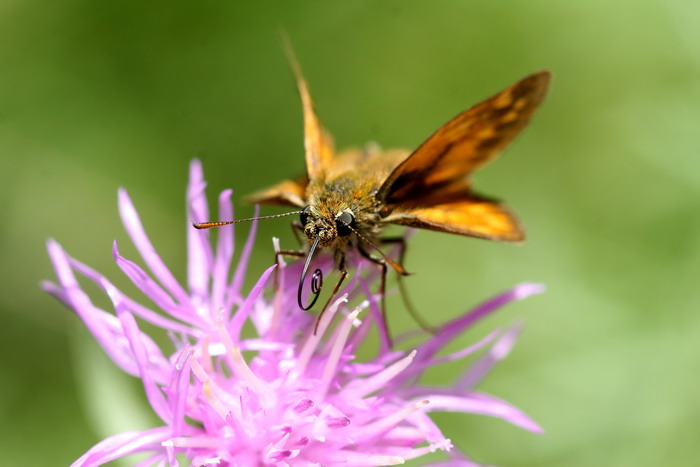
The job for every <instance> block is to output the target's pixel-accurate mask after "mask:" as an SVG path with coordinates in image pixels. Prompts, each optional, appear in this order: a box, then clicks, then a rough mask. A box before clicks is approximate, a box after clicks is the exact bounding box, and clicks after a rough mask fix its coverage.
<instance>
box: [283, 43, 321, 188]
mask: <svg viewBox="0 0 700 467" xmlns="http://www.w3.org/2000/svg"><path fill="white" fill-rule="evenodd" d="M284 45H285V48H286V52H287V57H288V59H289V64H290V67H291V68H292V72H293V73H294V77H295V79H296V82H297V88H298V89H299V95H300V96H301V105H302V108H303V111H304V149H305V152H306V175H307V177H308V179H309V180H316V179H319V178H323V177H324V176H325V175H326V174H327V173H328V171H329V170H330V168H331V166H332V164H333V138H332V137H331V136H330V134H328V132H327V131H326V130H325V129H324V128H323V126H322V125H321V123H320V121H319V120H318V117H317V116H316V112H315V110H314V103H313V100H312V99H311V94H310V93H309V87H308V85H307V84H306V80H305V79H304V75H303V74H302V72H301V66H299V62H298V61H297V59H296V57H295V55H294V51H293V50H292V48H291V46H290V45H289V42H288V41H286V40H285V42H284Z"/></svg>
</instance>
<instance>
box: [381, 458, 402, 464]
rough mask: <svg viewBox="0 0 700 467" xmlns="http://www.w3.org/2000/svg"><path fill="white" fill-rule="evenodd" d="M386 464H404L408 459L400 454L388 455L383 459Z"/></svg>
mask: <svg viewBox="0 0 700 467" xmlns="http://www.w3.org/2000/svg"><path fill="white" fill-rule="evenodd" d="M381 462H382V464H384V465H402V464H405V463H406V460H405V459H404V458H403V457H400V456H386V457H382V459H381Z"/></svg>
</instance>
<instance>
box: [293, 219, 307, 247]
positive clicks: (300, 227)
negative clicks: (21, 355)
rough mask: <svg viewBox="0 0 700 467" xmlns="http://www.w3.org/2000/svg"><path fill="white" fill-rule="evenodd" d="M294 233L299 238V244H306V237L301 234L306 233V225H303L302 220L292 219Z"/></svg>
mask: <svg viewBox="0 0 700 467" xmlns="http://www.w3.org/2000/svg"><path fill="white" fill-rule="evenodd" d="M291 227H292V233H293V234H294V238H296V239H297V243H298V244H299V246H304V245H305V244H306V242H305V241H304V238H303V237H302V236H301V234H303V233H304V226H303V225H301V222H299V221H292V225H291Z"/></svg>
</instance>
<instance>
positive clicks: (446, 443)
mask: <svg viewBox="0 0 700 467" xmlns="http://www.w3.org/2000/svg"><path fill="white" fill-rule="evenodd" d="M453 447H454V445H453V444H452V440H451V439H449V438H445V439H443V440H442V441H440V442H439V443H431V444H430V452H435V451H437V450H438V449H439V450H440V451H445V452H450V450H452V448H453Z"/></svg>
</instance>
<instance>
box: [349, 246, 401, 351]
mask: <svg viewBox="0 0 700 467" xmlns="http://www.w3.org/2000/svg"><path fill="white" fill-rule="evenodd" d="M357 249H358V251H359V252H360V254H361V255H362V256H363V257H364V258H367V259H368V260H370V261H371V262H373V263H374V264H376V265H377V266H379V267H380V268H382V272H381V277H382V278H381V280H380V282H379V296H380V300H381V304H380V307H381V309H382V320H383V321H384V330H385V331H386V335H387V339H389V346H390V347H391V345H392V344H391V333H390V332H389V322H388V321H387V319H386V275H387V272H388V270H389V268H388V266H387V263H386V260H385V259H384V258H377V257H376V256H372V255H371V254H370V253H369V252H368V251H367V250H365V249H364V248H363V247H362V245H361V244H360V245H358V247H357ZM402 268H403V267H402ZM404 272H405V271H404ZM400 275H401V274H399V276H400Z"/></svg>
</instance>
